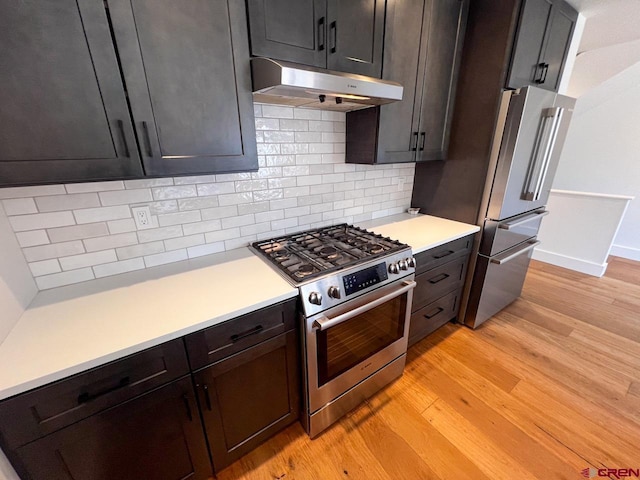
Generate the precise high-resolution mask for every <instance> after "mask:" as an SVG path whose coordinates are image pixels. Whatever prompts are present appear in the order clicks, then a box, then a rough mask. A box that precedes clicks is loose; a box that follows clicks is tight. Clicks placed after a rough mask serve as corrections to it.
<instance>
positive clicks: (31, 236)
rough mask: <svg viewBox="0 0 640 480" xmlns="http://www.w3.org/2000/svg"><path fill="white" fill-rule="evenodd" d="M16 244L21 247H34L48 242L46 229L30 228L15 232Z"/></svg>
mask: <svg viewBox="0 0 640 480" xmlns="http://www.w3.org/2000/svg"><path fill="white" fill-rule="evenodd" d="M16 238H17V239H18V244H19V245H20V246H21V247H35V246H36V245H45V244H47V243H50V242H49V237H48V235H47V232H46V230H31V231H29V232H18V233H16Z"/></svg>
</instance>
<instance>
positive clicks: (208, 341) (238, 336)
mask: <svg viewBox="0 0 640 480" xmlns="http://www.w3.org/2000/svg"><path fill="white" fill-rule="evenodd" d="M295 317H296V300H295V299H293V300H288V301H286V302H283V303H279V304H277V305H274V306H272V307H267V308H263V309H262V310H258V311H256V312H251V313H248V314H247V315H243V316H241V317H238V318H235V319H233V320H230V321H228V322H224V323H222V324H220V325H216V326H213V327H210V328H207V329H205V330H201V331H200V332H196V333H193V334H191V335H188V336H186V337H185V342H186V345H187V352H188V354H189V362H190V363H191V368H192V369H193V370H195V369H197V368H201V367H204V366H206V365H209V364H210V363H213V362H217V361H218V360H221V359H223V358H225V357H228V356H229V355H233V354H234V353H237V352H240V351H242V350H244V349H245V348H248V347H251V346H252V345H256V344H257V343H260V342H263V341H265V340H267V339H269V338H272V337H275V336H277V335H280V334H281V333H284V332H286V331H288V330H291V329H292V328H294V326H295Z"/></svg>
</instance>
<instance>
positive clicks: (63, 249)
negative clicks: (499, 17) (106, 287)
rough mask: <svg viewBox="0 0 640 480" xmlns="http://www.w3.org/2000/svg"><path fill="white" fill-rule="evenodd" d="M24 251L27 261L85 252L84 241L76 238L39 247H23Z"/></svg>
mask: <svg viewBox="0 0 640 480" xmlns="http://www.w3.org/2000/svg"><path fill="white" fill-rule="evenodd" d="M22 252H23V253H24V257H25V258H26V259H27V262H37V261H39V260H48V259H50V258H60V257H66V256H67V255H76V254H78V253H84V247H83V246H82V242H81V241H79V240H74V241H72V242H63V243H51V244H48V245H40V246H38V247H28V248H23V249H22Z"/></svg>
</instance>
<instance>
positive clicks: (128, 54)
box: [107, 0, 258, 175]
mask: <svg viewBox="0 0 640 480" xmlns="http://www.w3.org/2000/svg"><path fill="white" fill-rule="evenodd" d="M107 2H108V5H109V9H110V11H111V18H112V20H113V28H114V33H115V39H116V42H117V45H118V49H119V53H120V59H121V62H122V68H123V73H124V77H125V81H126V83H127V88H128V91H129V100H130V102H131V109H132V112H133V118H134V121H135V128H136V130H137V133H138V139H139V140H140V147H141V153H142V158H143V163H144V167H145V170H146V173H147V174H148V175H180V174H197V173H211V172H233V171H246V170H252V169H253V170H255V169H257V168H258V160H257V155H256V143H255V126H254V118H253V103H252V95H251V76H250V70H249V48H248V39H247V31H246V18H245V8H244V1H243V0H183V1H180V2H176V1H173V0H107Z"/></svg>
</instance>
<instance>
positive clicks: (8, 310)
mask: <svg viewBox="0 0 640 480" xmlns="http://www.w3.org/2000/svg"><path fill="white" fill-rule="evenodd" d="M0 252H2V254H0V343H2V341H3V340H4V339H5V338H6V336H7V335H8V334H9V331H10V330H11V329H12V328H13V326H14V325H15V323H16V322H17V321H18V319H19V318H20V316H21V315H22V312H24V309H25V308H26V307H27V306H28V305H29V303H31V300H33V297H34V296H35V294H36V292H37V288H36V285H35V282H34V281H33V278H32V276H31V272H30V271H29V268H28V267H27V262H26V261H25V259H24V257H23V255H22V251H21V249H20V246H19V245H18V242H17V241H16V237H15V235H14V234H13V232H12V230H11V226H10V225H9V221H8V219H7V216H6V214H5V212H4V209H3V208H2V206H1V205H0Z"/></svg>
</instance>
